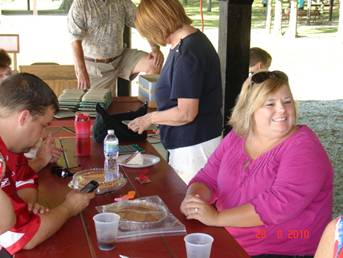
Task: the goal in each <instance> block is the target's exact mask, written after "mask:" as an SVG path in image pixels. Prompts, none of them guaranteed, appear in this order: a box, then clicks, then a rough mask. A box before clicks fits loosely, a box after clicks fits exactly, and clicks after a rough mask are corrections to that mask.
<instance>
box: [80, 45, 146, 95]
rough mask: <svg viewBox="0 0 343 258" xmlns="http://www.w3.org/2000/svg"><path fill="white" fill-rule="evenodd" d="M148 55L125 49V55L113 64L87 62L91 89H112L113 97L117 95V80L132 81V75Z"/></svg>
mask: <svg viewBox="0 0 343 258" xmlns="http://www.w3.org/2000/svg"><path fill="white" fill-rule="evenodd" d="M146 55H147V53H146V52H143V51H140V50H137V49H129V48H126V49H124V51H123V53H122V54H121V55H120V56H119V57H118V58H116V59H115V60H113V61H112V62H111V63H107V64H106V63H95V62H91V61H87V60H85V63H86V67H87V71H88V75H89V79H90V81H91V88H103V89H105V88H106V89H108V88H109V89H111V91H112V96H116V95H117V78H118V77H120V78H123V79H125V80H132V79H133V78H134V77H135V76H136V75H134V74H132V72H133V69H134V68H135V66H136V64H137V63H138V61H139V60H140V59H141V58H143V57H144V56H146Z"/></svg>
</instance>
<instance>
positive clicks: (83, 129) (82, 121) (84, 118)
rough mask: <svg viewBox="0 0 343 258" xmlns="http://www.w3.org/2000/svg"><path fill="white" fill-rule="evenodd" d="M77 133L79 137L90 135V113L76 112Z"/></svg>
mask: <svg viewBox="0 0 343 258" xmlns="http://www.w3.org/2000/svg"><path fill="white" fill-rule="evenodd" d="M74 126H75V133H76V136H78V137H89V136H90V132H91V120H90V117H89V115H88V114H84V113H80V112H76V113H75V120H74Z"/></svg>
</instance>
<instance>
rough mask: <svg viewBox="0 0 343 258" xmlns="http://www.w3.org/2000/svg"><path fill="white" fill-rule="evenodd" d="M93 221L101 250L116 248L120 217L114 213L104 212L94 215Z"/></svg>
mask: <svg viewBox="0 0 343 258" xmlns="http://www.w3.org/2000/svg"><path fill="white" fill-rule="evenodd" d="M93 220H94V224H95V231H96V238H97V241H98V247H99V249H100V250H102V251H109V250H112V249H113V248H114V247H115V240H116V237H117V234H118V226H119V220H120V216H119V215H118V214H116V213H112V212H103V213H98V214H96V215H94V217H93Z"/></svg>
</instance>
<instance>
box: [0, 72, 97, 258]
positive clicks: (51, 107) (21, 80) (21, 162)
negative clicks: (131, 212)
mask: <svg viewBox="0 0 343 258" xmlns="http://www.w3.org/2000/svg"><path fill="white" fill-rule="evenodd" d="M57 110H58V102H57V97H56V95H55V94H54V93H53V91H52V90H51V89H50V88H49V86H48V85H47V84H46V83H44V82H43V81H42V80H41V79H39V78H38V77H36V76H34V75H31V74H26V73H23V74H15V75H12V76H10V77H8V78H7V79H5V80H4V81H3V82H2V83H1V84H0V153H1V156H2V157H3V160H4V161H5V164H6V168H5V173H4V175H3V177H2V178H1V177H0V178H1V181H0V188H1V190H0V198H1V194H2V192H5V193H6V194H7V196H8V197H9V199H10V200H11V204H12V206H13V210H14V212H15V219H14V220H13V219H12V220H11V219H10V218H11V217H10V216H8V215H7V217H8V218H9V219H8V221H9V222H8V224H7V226H6V227H4V228H2V226H1V224H0V230H1V231H0V246H2V247H4V248H6V250H7V251H8V252H9V253H10V254H14V253H16V252H18V251H19V250H21V249H31V248H34V247H35V246H37V245H38V244H40V243H41V242H43V241H44V240H46V239H47V238H49V237H50V236H51V235H52V234H54V233H55V232H56V231H57V230H58V229H59V228H60V227H62V225H63V224H64V223H65V222H66V221H67V220H68V219H69V218H70V217H72V216H74V215H76V214H78V213H79V212H80V211H82V210H83V209H84V208H85V207H87V206H88V204H89V201H90V200H91V199H92V198H93V197H94V193H91V194H86V193H80V192H78V191H71V192H70V193H68V194H67V196H66V198H65V200H64V201H63V203H61V204H60V205H59V206H57V207H55V208H52V209H51V210H48V209H46V208H45V207H43V206H41V205H40V204H39V203H38V202H37V174H36V173H35V172H34V171H33V170H32V168H31V167H30V166H29V165H28V162H27V159H26V158H25V157H24V155H23V153H25V152H27V151H28V150H30V148H32V147H33V146H34V145H35V144H36V143H37V141H38V140H39V138H40V137H41V135H42V134H43V133H44V130H45V128H46V127H47V126H48V125H49V124H50V122H51V120H52V119H53V116H54V114H55V112H56V111H57ZM0 211H1V213H2V212H7V213H8V214H9V215H10V214H11V207H8V205H6V203H4V202H2V201H0ZM1 220H2V219H1ZM13 221H14V222H13ZM1 223H2V222H1ZM12 225H14V226H12Z"/></svg>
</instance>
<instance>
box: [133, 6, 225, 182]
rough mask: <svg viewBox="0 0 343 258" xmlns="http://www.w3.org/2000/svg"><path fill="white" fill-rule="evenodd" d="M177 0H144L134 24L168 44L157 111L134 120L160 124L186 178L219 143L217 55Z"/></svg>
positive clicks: (136, 127)
mask: <svg viewBox="0 0 343 258" xmlns="http://www.w3.org/2000/svg"><path fill="white" fill-rule="evenodd" d="M191 23H192V21H191V20H190V18H189V17H188V16H187V15H186V13H185V11H184V9H183V7H182V5H181V4H180V2H179V1H178V0H159V1H155V0H142V1H141V3H140V5H139V6H138V9H137V16H136V28H137V30H138V31H139V32H140V34H141V35H142V36H144V37H146V38H147V39H148V40H149V41H151V42H153V43H155V44H158V45H162V46H165V45H167V44H168V45H170V47H171V48H170V52H169V55H168V58H167V60H166V62H165V64H164V67H163V69H162V71H161V75H160V78H159V80H158V82H157V84H156V102H157V110H158V111H156V112H151V113H148V114H147V115H145V116H143V117H139V118H137V119H135V120H133V121H132V122H131V123H130V124H129V128H130V129H132V130H133V131H137V132H139V133H141V132H143V131H144V129H146V128H147V127H148V126H150V125H151V124H158V125H160V134H161V142H162V144H163V145H164V147H165V148H166V149H167V150H168V151H169V154H170V156H169V164H170V165H171V166H172V167H173V168H174V169H175V170H176V172H177V173H178V174H179V175H180V176H181V178H182V179H183V180H184V181H185V182H187V183H188V181H189V180H190V179H191V178H192V177H193V176H194V175H195V173H196V172H197V171H198V170H199V169H201V168H202V167H203V166H204V164H205V163H206V161H207V159H208V157H209V155H211V154H212V152H213V151H214V149H215V148H216V147H217V146H218V144H219V142H220V139H221V132H222V119H223V116H222V113H221V107H222V87H221V77H220V62H219V57H218V54H217V52H216V50H215V49H214V47H213V46H212V44H211V42H210V41H209V39H208V38H207V37H206V36H205V35H204V34H203V33H202V32H200V31H199V30H197V29H195V28H194V27H193V26H191Z"/></svg>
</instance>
